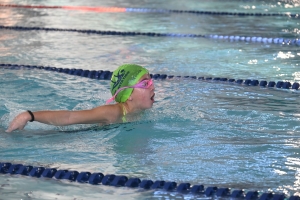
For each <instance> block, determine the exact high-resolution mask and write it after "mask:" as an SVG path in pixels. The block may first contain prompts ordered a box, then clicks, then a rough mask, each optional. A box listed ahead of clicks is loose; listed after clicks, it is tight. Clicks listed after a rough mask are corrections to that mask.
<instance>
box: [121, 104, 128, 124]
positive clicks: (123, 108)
mask: <svg viewBox="0 0 300 200" xmlns="http://www.w3.org/2000/svg"><path fill="white" fill-rule="evenodd" d="M121 105H122V110H123V116H122V121H123V122H127V120H126V114H127V110H126V108H125V106H124V104H121Z"/></svg>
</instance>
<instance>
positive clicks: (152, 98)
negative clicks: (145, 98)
mask: <svg viewBox="0 0 300 200" xmlns="http://www.w3.org/2000/svg"><path fill="white" fill-rule="evenodd" d="M154 96H155V93H154V94H153V95H152V97H151V98H150V99H151V100H152V101H154Z"/></svg>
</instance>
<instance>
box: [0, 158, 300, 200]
mask: <svg viewBox="0 0 300 200" xmlns="http://www.w3.org/2000/svg"><path fill="white" fill-rule="evenodd" d="M0 174H9V175H22V176H29V177H33V178H45V179H47V178H48V179H56V180H66V181H71V182H77V183H81V184H91V185H100V186H101V185H106V186H114V187H127V188H140V189H144V190H163V191H167V192H177V193H181V194H193V195H201V196H204V197H217V198H238V199H240V200H287V199H288V200H300V197H299V196H290V197H287V196H286V195H285V194H283V193H272V192H267V193H261V194H260V193H259V192H258V191H248V192H245V190H242V189H235V190H231V188H227V187H216V186H211V187H206V188H205V187H204V186H203V185H197V184H196V185H191V184H190V183H179V184H178V183H176V182H173V181H169V182H168V181H163V180H157V181H152V180H148V179H145V180H141V179H140V178H128V177H127V176H124V175H121V176H119V175H115V174H107V175H103V174H102V173H100V172H94V173H91V172H78V171H76V170H74V171H69V170H62V169H60V170H58V169H56V168H45V167H41V166H38V167H37V166H31V165H23V164H12V163H9V162H0Z"/></svg>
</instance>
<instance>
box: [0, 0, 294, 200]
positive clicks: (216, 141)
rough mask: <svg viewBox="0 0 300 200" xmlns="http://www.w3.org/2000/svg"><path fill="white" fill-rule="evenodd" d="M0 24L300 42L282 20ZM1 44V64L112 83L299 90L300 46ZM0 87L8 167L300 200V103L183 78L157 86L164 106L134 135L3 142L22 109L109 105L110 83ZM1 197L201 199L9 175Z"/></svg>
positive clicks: (73, 80) (5, 74) (96, 16)
mask: <svg viewBox="0 0 300 200" xmlns="http://www.w3.org/2000/svg"><path fill="white" fill-rule="evenodd" d="M0 4H22V5H24V4H25V3H24V2H23V1H8V0H4V1H0ZM26 4H27V5H46V6H53V5H72V6H92V7H97V6H117V7H136V8H156V9H160V8H163V9H170V10H176V9H178V10H204V11H217V12H244V13H287V12H290V13H294V14H297V13H298V10H299V6H300V5H299V3H297V2H296V1H237V0H235V1H230V2H224V1H201V2H199V1H195V0H193V1H192V0H191V1H188V2H184V3H183V1H179V0H178V1H158V0H155V1H147V0H143V1H118V0H114V1H88V2H87V1H76V2H72V1H47V2H38V1H33V0H31V1H27V2H26ZM0 19H1V23H0V25H3V26H26V27H46V28H66V29H80V30H86V29H93V30H114V31H136V32H155V33H182V34H203V35H204V34H218V35H240V36H262V37H272V38H276V37H283V38H292V39H294V38H298V37H299V28H298V27H299V19H298V18H297V19H295V18H290V17H287V16H280V17H266V16H264V17H258V16H244V17H238V16H231V15H230V16H226V15H223V16H222V15H195V14H187V13H186V14H179V13H100V12H90V11H78V10H64V9H46V8H45V9H26V8H6V7H0ZM0 33H1V34H0V41H1V42H0V55H1V57H0V61H1V62H0V63H9V64H19V65H43V66H52V67H62V68H79V69H88V70H109V71H113V70H114V69H116V68H117V67H118V66H119V65H121V64H123V63H136V64H140V65H143V66H145V67H147V68H148V69H149V70H150V72H151V73H163V74H168V75H181V76H183V75H195V76H204V77H226V78H235V79H257V80H267V81H289V82H291V83H293V82H300V72H299V60H300V48H299V46H297V45H286V44H265V43H257V42H243V41H225V40H216V39H208V38H198V37H197V38H187V37H147V36H126V37H124V36H118V35H96V34H83V33H76V32H62V31H51V32H50V31H49V32H47V31H16V30H7V29H1V30H0ZM0 77H1V79H0V85H1V87H0V94H1V95H0V105H1V106H0V147H1V148H0V154H1V159H0V162H12V163H21V164H28V165H34V166H44V167H55V168H58V169H68V170H77V171H79V172H81V171H89V172H102V173H103V174H117V175H126V176H128V177H138V178H141V179H151V180H165V181H175V182H177V183H182V182H189V183H191V184H203V185H204V186H206V187H207V186H218V187H230V188H233V189H235V188H236V189H245V190H246V191H247V190H259V191H261V192H265V191H273V192H276V193H285V194H286V195H287V196H290V195H300V175H299V170H300V160H299V153H300V150H299V143H300V140H299V138H300V106H299V91H294V90H286V89H276V88H261V87H258V86H257V87H251V86H243V85H239V84H230V83H222V82H216V81H200V80H193V79H183V78H175V79H170V80H155V82H154V84H155V87H156V96H155V101H156V102H155V104H154V106H153V108H152V109H150V110H147V111H145V112H144V113H141V114H140V115H139V116H137V119H136V121H134V122H130V123H126V124H114V125H109V126H104V127H99V126H95V125H72V126H67V127H54V126H50V125H44V124H40V123H37V122H33V123H28V125H27V126H26V128H25V130H23V131H16V132H13V133H5V130H6V128H7V127H8V125H9V122H10V121H11V120H12V119H13V117H14V116H16V115H17V114H18V113H20V112H22V111H24V110H32V111H35V110H58V109H68V110H77V109H88V108H92V107H95V106H98V105H102V104H104V103H105V101H106V100H107V99H108V98H110V97H111V95H110V92H109V81H106V80H95V79H88V78H84V77H78V76H72V75H68V74H63V73H57V72H50V71H46V70H39V69H31V70H28V69H21V70H12V69H4V68H0ZM0 186H1V187H0V194H1V198H4V199H97V198H103V199H119V198H120V196H122V198H124V199H178V198H185V199H197V198H202V199H203V197H199V196H197V195H191V194H179V193H176V192H164V191H159V190H155V191H154V190H140V189H130V188H116V187H109V186H103V185H98V186H92V185H88V184H79V183H76V182H68V181H58V180H54V179H51V180H45V179H35V178H29V177H24V176H21V177H18V176H15V175H12V176H11V175H4V174H1V175H0ZM1 198H0V199H1Z"/></svg>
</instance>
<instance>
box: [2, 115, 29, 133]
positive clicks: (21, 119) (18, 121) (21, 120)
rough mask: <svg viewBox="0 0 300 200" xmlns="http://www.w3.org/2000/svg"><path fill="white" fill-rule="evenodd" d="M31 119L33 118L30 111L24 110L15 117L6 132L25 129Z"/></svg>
mask: <svg viewBox="0 0 300 200" xmlns="http://www.w3.org/2000/svg"><path fill="white" fill-rule="evenodd" d="M29 120H31V115H30V114H29V113H28V112H23V113H21V114H19V115H17V116H16V117H15V118H14V119H13V121H12V122H11V123H10V125H9V127H8V128H7V130H6V131H5V132H7V133H10V132H12V131H14V130H23V129H24V127H25V126H26V124H27V122H28V121H29Z"/></svg>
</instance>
